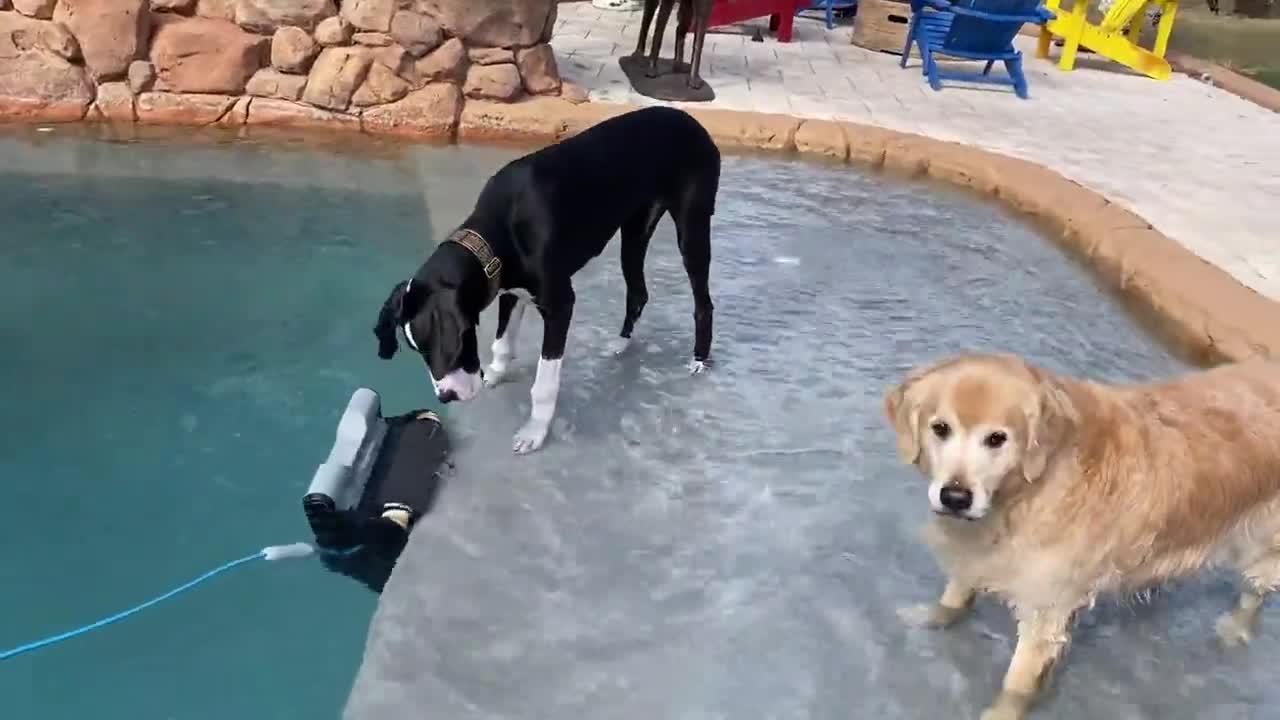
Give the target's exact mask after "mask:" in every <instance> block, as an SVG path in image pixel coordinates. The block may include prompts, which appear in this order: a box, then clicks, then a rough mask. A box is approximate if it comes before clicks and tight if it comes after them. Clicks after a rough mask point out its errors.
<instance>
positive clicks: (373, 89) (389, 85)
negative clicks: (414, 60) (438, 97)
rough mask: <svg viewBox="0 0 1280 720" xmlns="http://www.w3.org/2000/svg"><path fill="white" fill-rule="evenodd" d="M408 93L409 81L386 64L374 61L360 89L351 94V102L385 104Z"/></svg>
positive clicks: (369, 104) (357, 103)
mask: <svg viewBox="0 0 1280 720" xmlns="http://www.w3.org/2000/svg"><path fill="white" fill-rule="evenodd" d="M408 94H409V83H407V82H405V81H404V80H402V79H401V78H400V77H399V76H397V75H396V74H395V72H394V71H393V70H391V69H390V68H388V67H387V66H386V65H383V64H382V63H377V62H375V63H374V64H373V65H371V66H370V67H369V74H368V75H366V76H365V78H364V82H363V83H362V84H361V85H360V89H359V90H356V91H355V94H353V95H352V96H351V104H352V105H355V106H356V107H369V106H371V105H385V104H387V103H389V102H395V101H396V100H399V99H400V98H402V97H404V96H405V95H408Z"/></svg>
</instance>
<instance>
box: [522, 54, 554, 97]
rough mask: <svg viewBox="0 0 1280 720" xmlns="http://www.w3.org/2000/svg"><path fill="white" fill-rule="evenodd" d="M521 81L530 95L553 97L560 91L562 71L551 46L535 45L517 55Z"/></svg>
mask: <svg viewBox="0 0 1280 720" xmlns="http://www.w3.org/2000/svg"><path fill="white" fill-rule="evenodd" d="M516 67H517V68H518V69H519V70H520V80H521V81H522V82H524V89H525V91H526V92H528V93H529V94H530V95H553V94H555V93H556V92H558V91H559V90H560V69H559V68H558V67H556V54H555V52H554V51H552V50H551V46H550V45H534V46H533V47H531V48H524V49H522V50H520V51H519V52H517V53H516Z"/></svg>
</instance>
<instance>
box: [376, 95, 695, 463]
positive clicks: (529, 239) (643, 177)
mask: <svg viewBox="0 0 1280 720" xmlns="http://www.w3.org/2000/svg"><path fill="white" fill-rule="evenodd" d="M719 185H720V151H719V150H717V149H716V146H715V143H714V142H713V141H712V140H711V136H710V135H708V134H707V132H706V130H704V129H703V128H702V126H701V125H699V124H698V122H697V121H696V120H694V119H693V118H692V117H690V116H689V114H688V113H685V112H683V111H681V110H677V109H674V108H669V107H650V108H645V109H642V110H636V111H633V112H629V113H626V114H623V115H619V116H617V117H614V118H611V119H609V120H606V121H604V122H601V123H599V124H598V125H595V126H594V127H592V128H590V129H588V130H586V131H584V132H582V133H581V134H578V135H576V136H574V137H571V138H568V139H566V140H563V141H561V142H559V143H557V144H555V145H551V146H549V147H546V148H544V149H542V150H539V151H537V152H534V153H531V154H529V155H526V156H524V157H521V158H518V159H516V160H513V161H512V162H510V163H508V164H507V165H506V166H504V167H503V168H502V169H500V170H498V172H496V173H495V174H494V175H493V177H491V178H490V179H489V181H488V182H487V183H486V184H485V186H484V189H483V190H481V192H480V196H479V198H477V200H476V205H475V208H474V209H473V210H472V211H471V215H470V216H469V217H468V218H467V219H466V220H465V221H463V223H462V225H460V226H459V227H458V229H457V230H455V231H454V232H453V233H452V234H451V235H450V236H449V237H448V238H447V239H446V240H445V242H443V243H441V244H440V245H439V246H438V247H437V248H436V250H435V251H434V252H433V253H432V254H431V256H430V257H428V258H427V260H426V262H424V263H423V264H422V266H421V267H420V268H418V271H417V273H415V274H414V276H413V277H412V278H411V279H410V280H408V281H406V282H401V283H398V284H397V285H396V286H395V287H394V288H393V289H392V291H391V294H390V296H389V297H387V300H386V302H385V303H384V304H383V306H382V310H381V311H380V312H379V313H378V322H377V325H376V326H375V327H374V334H375V335H377V337H378V355H379V356H380V357H382V358H384V359H386V358H390V357H392V356H393V355H394V354H395V352H396V349H397V348H398V344H397V342H396V331H397V329H400V330H401V331H403V332H404V336H405V340H406V342H408V343H409V345H410V346H411V347H413V349H414V350H416V351H418V353H419V354H421V355H422V358H423V360H424V361H425V362H426V364H427V369H428V371H429V372H430V375H431V382H432V385H433V386H434V387H435V392H436V396H437V397H438V398H439V399H440V400H441V401H442V402H446V403H447V402H451V401H453V400H460V401H466V400H470V399H472V398H473V397H475V396H476V394H477V393H478V392H479V390H480V386H481V385H482V384H483V385H487V386H490V387H492V386H494V385H496V384H498V383H500V382H502V381H503V379H504V378H505V377H506V376H507V372H508V370H509V369H510V365H511V359H512V353H513V349H514V348H515V344H516V338H517V336H518V334H519V332H520V321H521V320H522V319H523V317H524V311H525V309H526V308H527V306H528V304H529V303H532V304H533V305H534V306H535V307H536V308H537V309H538V313H539V314H540V315H541V316H542V322H543V336H542V357H541V359H540V360H539V361H538V372H537V375H536V377H535V378H534V381H533V389H532V390H531V392H530V396H531V398H532V401H533V409H532V411H531V413H530V417H529V420H528V421H527V422H526V423H525V424H524V426H523V427H521V428H520V429H519V430H518V431H517V432H516V434H515V440H514V443H513V446H512V447H513V449H514V450H515V452H517V453H527V452H532V451H534V450H537V449H538V448H540V447H542V444H543V442H544V441H545V440H546V437H547V430H548V429H549V427H550V425H551V418H552V416H553V415H554V414H555V408H556V397H557V395H558V394H559V391H560V363H561V360H562V358H563V356H564V349H565V340H566V338H567V337H568V334H569V324H570V321H571V319H572V317H573V305H574V292H573V282H572V279H573V275H574V274H575V273H576V272H578V271H579V270H581V269H582V268H583V266H585V265H586V264H587V262H588V261H590V260H591V259H592V258H594V257H596V256H597V255H599V254H600V253H601V252H603V251H604V248H605V246H606V245H607V244H608V243H609V240H610V239H611V238H612V237H613V235H614V233H617V232H618V231H619V230H621V235H622V249H621V255H622V276H623V278H624V280H625V281H626V287H627V299H626V313H625V316H624V317H623V320H622V332H621V333H620V338H619V339H618V341H617V345H616V346H615V347H614V348H613V349H614V351H615V352H621V351H622V350H624V349H625V348H626V344H627V342H628V340H629V339H630V338H631V331H632V329H633V328H634V327H635V324H636V320H637V319H639V317H640V312H641V311H642V310H643V309H644V306H645V303H646V302H647V301H648V299H649V294H648V291H647V290H646V288H645V281H644V259H645V252H646V250H647V249H648V247H649V238H650V236H651V235H652V234H653V230H654V227H655V226H656V225H657V224H658V220H659V219H660V218H661V217H662V214H663V213H670V215H671V218H672V220H673V221H675V226H676V237H677V241H678V244H679V247H680V254H681V256H682V258H683V260H684V266H685V270H686V271H687V273H688V275H689V284H690V285H691V286H692V289H693V302H694V313H693V317H694V343H693V364H692V366H691V371H692V372H695V373H697V372H701V371H702V370H704V369H705V368H706V367H707V363H708V362H709V355H710V352H711V324H712V310H713V306H712V303H711V294H710V292H709V290H708V287H707V275H708V271H709V268H710V263H711V216H712V214H713V213H714V212H715V200H716V193H717V191H718V189H719ZM495 298H497V300H498V331H497V339H495V340H494V342H493V362H492V363H491V364H490V365H489V369H488V372H487V373H486V372H482V371H481V369H480V355H479V352H478V351H477V344H476V325H477V323H478V321H479V317H480V312H481V311H482V310H484V309H485V308H486V307H488V306H489V304H490V303H492V302H493V301H494V299H495Z"/></svg>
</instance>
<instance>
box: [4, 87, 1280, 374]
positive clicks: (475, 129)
mask: <svg viewBox="0 0 1280 720" xmlns="http://www.w3.org/2000/svg"><path fill="white" fill-rule="evenodd" d="M187 97H188V98H190V97H192V96H187ZM197 97H198V96H197ZM213 97H218V96H213ZM193 99H194V98H193ZM173 100H175V101H177V100H179V98H173ZM227 100H228V102H222V101H219V102H216V103H213V104H214V105H217V106H218V107H219V108H220V109H221V112H216V113H210V112H209V109H210V108H207V107H205V105H202V104H200V103H199V102H197V103H196V104H195V106H194V108H195V112H191V111H190V108H188V107H183V106H184V105H186V103H182V102H178V103H176V104H173V105H172V106H171V107H169V108H166V112H160V113H150V112H147V113H144V112H134V113H131V114H132V115H133V118H135V119H136V120H135V122H138V123H139V124H142V125H182V126H192V125H207V126H219V127H224V128H236V127H239V128H240V129H241V130H242V131H244V132H248V133H252V132H253V131H254V130H255V128H267V129H269V130H278V129H282V128H283V129H287V130H290V131H296V130H301V131H316V130H321V131H334V130H337V131H343V132H352V131H362V132H365V133H367V134H370V135H375V136H379V135H391V136H394V137H398V138H403V139H405V140H410V141H425V142H434V143H450V142H469V143H470V142H479V143H488V144H511V145H517V146H530V145H533V146H538V145H545V144H549V143H552V142H555V141H557V140H561V139H563V138H566V137H569V136H571V135H574V134H576V133H578V132H581V131H582V130H585V129H586V128H588V127H590V126H591V125H594V124H595V123H598V122H600V121H602V120H605V119H607V118H610V117H613V116H616V115H618V114H621V113H624V112H628V111H630V110H634V109H637V106H634V105H627V104H615V103H602V102H594V101H592V102H573V101H570V100H566V99H564V98H560V97H533V98H528V99H526V100H524V101H521V102H515V103H509V104H508V103H497V102H488V101H478V100H466V101H463V99H462V98H458V102H456V103H455V104H453V106H452V108H449V107H446V108H445V115H446V117H439V116H436V117H424V118H422V119H421V120H419V121H417V122H414V121H413V120H410V121H409V122H406V123H397V124H396V125H394V126H386V125H383V126H381V127H380V126H379V125H378V124H369V123H365V122H363V121H362V120H361V119H360V118H359V117H357V116H352V115H340V114H338V113H331V112H327V111H323V110H320V109H318V108H314V107H311V106H307V105H303V104H301V103H288V104H289V105H290V106H295V105H296V107H288V108H286V107H283V105H284V104H285V103H286V101H279V100H275V101H271V103H270V105H267V103H265V102H264V101H262V100H261V99H258V98H238V99H233V98H227ZM207 104H208V103H206V105H207ZM259 104H261V105H267V107H264V108H262V109H268V108H269V112H267V113H265V114H264V113H258V114H257V115H256V116H255V113H254V109H255V108H254V106H255V105H259ZM141 109H142V108H140V107H139V108H138V110H139V111H140V110H141ZM450 110H451V111H452V114H453V117H452V118H448V117H447V115H448V114H449V112H450ZM688 111H689V113H690V114H691V115H693V116H694V117H695V118H696V119H697V120H698V121H699V122H700V123H701V124H702V125H703V127H705V128H706V129H707V131H708V132H709V133H710V134H711V137H712V138H713V139H714V140H715V141H716V143H717V145H719V146H720V147H721V148H723V149H725V150H730V151H733V150H747V151H764V152H768V153H772V154H789V155H799V156H802V157H808V158H815V159H820V160H824V161H827V162H832V163H839V164H856V165H860V166H864V167H869V168H872V169H877V170H883V171H887V172H890V173H892V174H895V175H899V176H903V177H908V178H932V179H936V180H940V181H943V182H946V183H949V184H951V185H955V186H959V187H961V188H966V189H968V190H971V191H974V192H977V193H979V194H981V195H984V196H987V197H990V198H995V199H997V200H999V201H1001V202H1002V203H1004V204H1005V205H1007V206H1008V207H1010V208H1011V209H1013V210H1015V211H1017V212H1019V213H1022V214H1024V215H1026V216H1029V217H1030V218H1032V219H1034V220H1035V221H1036V222H1037V223H1038V224H1039V225H1040V226H1041V227H1042V228H1043V229H1045V230H1046V231H1047V234H1048V236H1049V237H1050V239H1052V240H1053V241H1054V242H1055V243H1057V244H1058V245H1059V246H1060V247H1062V248H1064V249H1065V250H1067V251H1069V252H1070V253H1071V254H1073V255H1074V256H1076V257H1077V258H1079V259H1080V260H1082V261H1084V263H1085V264H1086V265H1088V266H1089V267H1091V268H1092V269H1093V270H1094V271H1095V273H1096V274H1097V275H1098V276H1099V278H1100V279H1101V280H1102V281H1103V282H1104V283H1105V284H1106V285H1107V286H1109V287H1110V288H1111V289H1113V290H1115V291H1117V292H1118V294H1119V296H1120V297H1121V298H1122V299H1123V300H1125V301H1126V304H1127V305H1128V306H1129V307H1130V308H1131V309H1132V310H1134V311H1136V313H1137V314H1138V316H1139V317H1140V319H1142V320H1143V321H1145V324H1146V325H1147V326H1148V328H1149V329H1150V330H1152V331H1154V332H1155V333H1156V334H1158V335H1160V336H1162V337H1163V339H1165V340H1166V341H1169V342H1171V343H1173V344H1174V345H1175V346H1176V347H1177V348H1178V349H1179V350H1180V351H1182V352H1184V353H1186V354H1187V355H1189V356H1190V357H1191V358H1192V359H1193V360H1194V361H1196V362H1199V363H1202V364H1213V363H1217V362H1221V361H1224V360H1225V361H1236V360H1243V359H1245V358H1249V357H1254V356H1259V355H1261V356H1271V355H1273V354H1275V352H1276V350H1278V349H1280V322H1274V320H1276V319H1280V303H1277V302H1275V301H1273V300H1270V299H1269V298H1266V297H1265V296H1263V295H1261V294H1259V293H1257V292H1256V291H1254V290H1252V289H1250V288H1248V287H1246V286H1245V285H1243V284H1242V283H1240V282H1239V281H1237V280H1236V279H1235V278H1233V277H1232V276H1231V275H1230V274H1229V273H1227V272H1226V271H1224V270H1222V269H1221V268H1219V267H1217V266H1215V265H1213V264H1211V263H1209V262H1207V261H1205V260H1203V259H1202V258H1200V257H1199V256H1197V255H1195V254H1194V253H1193V252H1191V251H1190V250H1188V249H1187V248H1186V247H1185V246H1183V245H1182V244H1181V243H1179V242H1177V241H1176V240H1174V239H1172V238H1170V237H1168V236H1166V235H1164V234H1163V233H1161V232H1159V231H1158V230H1156V229H1155V228H1153V227H1152V225H1151V223H1149V222H1147V221H1146V220H1144V219H1143V218H1141V217H1139V216H1138V215H1136V214H1134V213H1133V212H1131V211H1129V210H1126V209H1124V208H1122V207H1120V206H1119V205H1117V204H1115V203H1113V202H1111V201H1110V200H1108V199H1107V198H1106V197H1104V196H1103V195H1101V194H1099V193H1097V192H1095V191H1093V190H1090V189H1088V188H1086V187H1084V186H1083V185H1081V184H1079V183H1077V182H1075V181H1072V180H1069V179H1067V178H1066V177H1064V176H1062V175H1060V174H1059V173H1057V172H1055V171H1053V170H1051V169H1049V168H1047V167H1044V166H1042V165H1039V164H1037V163H1033V162H1030V161H1027V160H1022V159H1019V158H1014V157H1010V156H1006V155H1002V154H998V153H994V152H990V151H987V150H982V149H979V148H976V147H972V146H969V145H964V144H961V143H954V142H948V141H943V140H937V139H934V138H930V137H925V136H920V135H915V134H910V133H904V132H899V131H895V130H888V129H885V128H880V127H875V126H869V125H862V124H858V123H851V122H844V121H833V120H816V119H806V118H798V117H793V116H790V115H780V114H769V113H754V112H744V111H735V110H721V109H703V108H688ZM3 115H9V117H10V118H11V119H12V118H13V117H14V115H13V114H12V113H0V116H3ZM80 118H86V115H85V114H80V116H79V117H78V118H77V117H74V116H73V115H72V114H70V113H68V112H66V108H61V107H59V106H57V105H53V106H45V107H43V108H34V107H28V108H27V112H26V113H24V114H23V116H22V117H21V120H22V121H25V122H24V124H26V123H32V122H35V123H40V122H44V123H54V122H68V121H72V122H74V121H76V120H79V119H80ZM87 118H92V119H94V120H102V121H107V120H106V118H104V117H103V115H102V114H101V113H98V114H95V113H93V112H90V113H89V114H88V116H87ZM116 122H117V123H119V121H116ZM123 124H124V125H131V124H133V123H132V122H130V121H128V120H124V121H123ZM856 222H857V216H856V210H854V211H852V212H851V216H850V223H851V224H852V223H856ZM1269 320H1270V321H1271V322H1269Z"/></svg>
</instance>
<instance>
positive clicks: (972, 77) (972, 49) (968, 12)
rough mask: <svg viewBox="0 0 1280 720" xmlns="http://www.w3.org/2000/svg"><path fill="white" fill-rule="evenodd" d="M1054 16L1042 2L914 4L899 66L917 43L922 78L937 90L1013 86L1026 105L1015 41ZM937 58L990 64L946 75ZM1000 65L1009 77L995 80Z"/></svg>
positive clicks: (926, 0) (936, 0) (930, 0)
mask: <svg viewBox="0 0 1280 720" xmlns="http://www.w3.org/2000/svg"><path fill="white" fill-rule="evenodd" d="M1077 1H1078V2H1079V1H1081V0H1077ZM1053 17H1054V13H1053V12H1052V11H1050V10H1047V9H1045V8H1044V7H1043V6H1042V5H1041V4H1040V0H958V2H955V3H950V2H947V0H911V25H910V27H908V28H907V43H906V45H905V46H904V47H903V48H902V62H901V63H899V64H900V65H901V66H902V67H906V66H907V58H908V57H910V55H911V45H912V44H913V43H914V44H915V45H916V47H917V48H918V49H919V50H920V57H921V59H922V60H923V61H924V63H923V64H924V68H923V73H924V75H925V76H926V77H928V78H929V86H930V87H932V88H933V89H934V90H941V89H942V80H943V79H948V80H964V81H969V82H982V83H992V84H996V85H1012V86H1013V91H1014V92H1015V93H1017V94H1018V97H1020V98H1022V99H1024V100H1025V99H1026V98H1027V78H1026V76H1025V75H1023V74H1022V53H1021V52H1019V51H1018V50H1017V49H1016V48H1014V47H1013V38H1014V36H1016V35H1017V34H1018V30H1019V29H1021V28H1022V26H1023V25H1024V24H1026V23H1032V24H1035V25H1043V24H1044V23H1046V22H1048V21H1049V20H1051V19H1052V18H1053ZM938 55H946V56H949V57H953V58H958V59H961V60H976V61H983V60H985V61H986V63H987V64H986V67H984V68H983V70H982V72H981V73H964V72H952V71H947V72H943V71H942V70H940V69H939V68H938V62H937V57H936V56H938ZM997 60H1000V61H1003V62H1004V67H1005V70H1007V71H1008V77H1007V78H1003V77H992V76H991V66H992V65H994V64H995V62H996V61H997Z"/></svg>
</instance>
